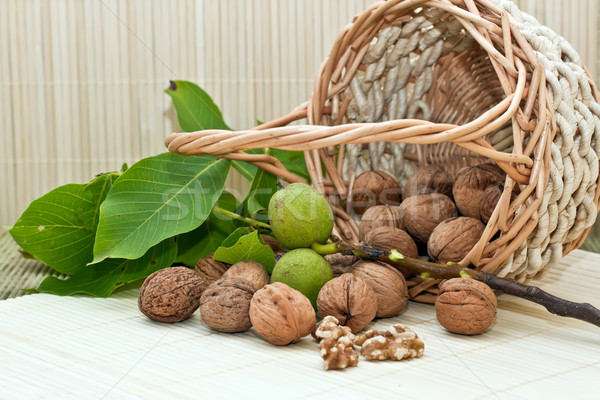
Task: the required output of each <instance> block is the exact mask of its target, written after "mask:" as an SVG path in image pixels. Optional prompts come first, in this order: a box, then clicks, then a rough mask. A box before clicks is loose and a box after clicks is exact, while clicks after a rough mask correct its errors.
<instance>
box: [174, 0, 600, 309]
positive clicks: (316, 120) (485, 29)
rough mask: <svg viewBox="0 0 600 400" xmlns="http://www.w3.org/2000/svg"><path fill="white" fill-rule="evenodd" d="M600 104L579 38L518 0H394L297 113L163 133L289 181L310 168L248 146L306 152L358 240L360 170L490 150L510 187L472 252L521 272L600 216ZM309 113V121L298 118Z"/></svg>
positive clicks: (470, 157) (348, 45) (494, 267)
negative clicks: (354, 208) (560, 31)
mask: <svg viewBox="0 0 600 400" xmlns="http://www.w3.org/2000/svg"><path fill="white" fill-rule="evenodd" d="M598 101H600V94H599V92H598V90H597V88H596V86H595V85H594V83H593V82H592V80H591V78H590V76H589V73H588V72H587V70H586V69H585V66H583V65H582V62H581V59H580V57H579V56H578V55H577V53H576V52H575V51H574V50H573V48H572V47H571V46H570V45H569V44H568V43H567V42H566V41H565V40H564V39H563V38H561V37H560V36H558V35H557V34H556V33H554V32H553V31H551V30H550V29H548V28H546V27H544V26H541V25H540V24H539V23H538V22H537V21H536V20H535V19H534V18H532V17H531V16H529V15H527V14H524V13H522V12H520V11H519V10H518V9H517V7H516V6H515V5H514V4H513V3H512V2H510V1H502V0H451V1H449V0H429V1H426V0H394V1H392V0H389V1H379V2H376V3H375V4H373V5H372V6H371V7H370V8H369V9H367V10H366V11H364V12H363V13H362V14H360V15H358V16H357V17H356V18H354V20H353V21H352V23H351V24H349V25H347V26H346V28H345V29H344V30H343V31H342V32H341V34H340V35H339V36H338V38H337V40H336V41H335V43H334V45H333V49H332V50H331V53H330V54H329V56H328V57H327V58H326V59H325V60H324V62H323V63H322V65H321V67H320V70H319V72H318V76H317V79H316V83H315V87H314V92H313V94H312V96H311V98H310V99H309V101H308V102H307V103H306V104H303V105H301V106H299V107H298V108H297V109H295V110H294V111H293V112H292V113H290V114H289V115H286V116H284V117H282V118H280V119H277V120H274V121H271V122H269V123H266V124H264V125H261V126H259V127H256V128H254V129H252V130H247V131H238V132H229V131H202V132H193V133H178V134H173V135H171V136H169V138H167V141H166V144H167V146H168V148H169V150H170V151H173V152H177V153H181V154H188V155H193V154H213V155H218V156H221V157H226V158H230V159H239V160H247V161H250V162H252V163H254V164H255V165H258V166H260V167H262V168H265V169H266V170H268V171H270V172H272V173H274V174H276V175H278V176H280V177H282V178H283V179H285V180H287V181H290V182H291V181H299V180H300V179H299V178H298V177H297V176H295V175H293V174H291V173H289V172H288V171H286V170H285V168H284V167H283V166H282V165H281V164H280V163H279V162H278V161H277V160H276V159H274V158H273V157H270V156H266V155H250V154H246V153H243V152H242V150H246V149H251V148H260V147H273V148H279V149H288V150H304V151H305V158H306V162H307V166H308V170H309V173H310V176H311V179H312V184H313V186H314V187H315V188H317V189H318V190H319V191H320V192H321V193H323V194H327V195H328V198H329V199H330V203H331V205H332V207H333V209H334V211H335V214H336V225H335V228H334V229H335V232H334V233H335V234H337V235H339V236H341V237H342V238H345V239H347V240H352V241H356V240H357V238H358V226H357V222H356V220H355V216H354V215H352V213H351V212H350V210H349V209H348V206H349V202H348V201H346V202H344V200H346V199H348V198H349V196H351V193H352V187H353V182H354V180H355V177H356V176H357V175H359V174H360V173H361V172H362V171H364V170H366V169H368V168H375V169H382V170H385V171H387V172H389V173H391V174H392V175H394V176H395V177H396V178H397V179H398V180H399V181H400V182H401V183H402V182H403V181H405V179H406V178H407V177H408V176H409V175H410V174H411V172H412V171H414V169H415V167H417V166H422V165H431V164H434V165H439V166H443V167H444V168H447V169H450V170H457V169H458V168H461V167H463V166H466V165H472V164H476V163H480V162H482V160H487V161H488V162H489V161H490V160H491V161H493V162H495V163H496V164H497V165H498V166H500V167H501V168H502V169H503V170H504V171H505V172H506V173H507V178H506V182H505V185H504V187H505V189H504V193H503V194H502V196H501V200H500V202H499V203H498V206H497V207H496V209H495V211H494V213H493V215H492V217H491V219H490V220H489V222H488V224H487V226H486V229H485V231H484V234H483V236H482V238H481V240H480V241H479V242H478V243H477V245H475V247H474V248H473V249H472V250H471V251H470V253H469V254H468V255H467V256H466V257H465V258H464V259H463V260H462V263H463V264H465V265H469V264H470V265H473V266H475V267H477V268H481V269H483V270H486V271H490V272H494V273H495V274H498V275H500V276H507V277H511V278H514V279H517V280H519V281H524V280H526V279H529V278H531V277H533V276H534V275H536V274H537V273H538V272H540V271H541V270H542V269H543V268H544V267H546V266H548V265H552V264H554V263H556V262H557V261H559V260H560V259H561V257H562V256H564V255H565V254H567V253H568V252H570V251H571V250H573V249H575V248H577V247H579V246H580V245H581V244H582V243H583V241H584V239H585V237H586V235H587V233H588V231H589V229H590V227H591V226H592V224H593V223H594V221H595V219H596V215H597V213H598V203H599V196H600V191H599V190H598V188H599V186H598V179H599V161H598V156H599V153H600V140H599V136H600V106H599V104H598ZM302 118H307V120H308V125H290V126H288V123H290V122H292V121H294V120H297V119H302ZM321 166H324V167H325V169H326V171H327V173H326V176H325V177H324V176H323V175H322V173H321V171H322V167H321ZM514 188H517V189H518V192H519V194H518V196H516V198H514V199H512V201H511V192H512V191H513V189H514ZM342 204H344V205H345V206H344V207H345V208H343V207H342ZM492 239H493V240H492ZM437 283H438V281H435V280H430V279H428V280H423V279H419V278H417V279H414V280H413V281H412V282H411V283H410V285H411V290H410V294H411V296H412V297H413V298H414V299H417V300H421V301H427V302H430V301H432V300H433V299H434V298H435V294H436V291H437V289H436V284H437Z"/></svg>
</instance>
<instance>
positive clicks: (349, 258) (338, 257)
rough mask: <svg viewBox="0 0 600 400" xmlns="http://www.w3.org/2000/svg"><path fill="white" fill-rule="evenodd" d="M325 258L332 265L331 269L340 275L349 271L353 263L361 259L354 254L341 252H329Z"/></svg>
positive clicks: (334, 273) (336, 274)
mask: <svg viewBox="0 0 600 400" xmlns="http://www.w3.org/2000/svg"><path fill="white" fill-rule="evenodd" d="M323 257H325V259H326V260H327V262H328V263H329V265H331V270H332V271H333V275H334V276H340V275H342V274H345V273H346V272H348V270H349V269H350V268H351V267H352V265H353V264H354V263H355V262H357V261H358V260H359V258H358V257H356V256H353V255H344V254H341V253H334V254H327V255H325V256H323Z"/></svg>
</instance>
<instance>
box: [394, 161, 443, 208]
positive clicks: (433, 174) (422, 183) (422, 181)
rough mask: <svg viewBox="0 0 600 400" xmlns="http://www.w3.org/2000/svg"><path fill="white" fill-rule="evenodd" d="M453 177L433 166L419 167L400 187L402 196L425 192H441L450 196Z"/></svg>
mask: <svg viewBox="0 0 600 400" xmlns="http://www.w3.org/2000/svg"><path fill="white" fill-rule="evenodd" d="M453 183H454V178H453V177H452V175H450V174H449V173H448V172H446V171H442V170H440V169H437V168H434V167H425V168H419V169H418V170H417V171H415V173H414V174H412V175H411V176H410V177H409V178H408V180H407V181H406V183H405V184H404V188H403V189H402V198H403V199H405V200H406V199H407V198H409V197H410V196H414V195H417V194H427V193H441V194H445V195H446V196H448V197H452V185H453Z"/></svg>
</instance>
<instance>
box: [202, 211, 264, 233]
mask: <svg viewBox="0 0 600 400" xmlns="http://www.w3.org/2000/svg"><path fill="white" fill-rule="evenodd" d="M213 211H214V212H216V213H219V214H222V215H225V216H228V217H231V218H233V219H237V220H238V221H242V222H245V223H247V224H248V225H250V226H253V227H256V228H263V229H267V230H271V226H270V225H269V224H265V223H264V222H260V221H257V220H255V219H252V218H248V217H243V216H241V215H239V214H236V213H234V212H232V211H228V210H225V209H224V208H221V207H218V206H214V207H213Z"/></svg>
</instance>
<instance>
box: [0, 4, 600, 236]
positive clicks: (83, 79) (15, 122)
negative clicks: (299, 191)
mask: <svg viewBox="0 0 600 400" xmlns="http://www.w3.org/2000/svg"><path fill="white" fill-rule="evenodd" d="M370 3H371V1H370V0H325V1H323V0H253V1H247V0H88V1H78V0H44V1H38V0H2V1H0V187H1V188H3V189H2V190H1V191H0V226H2V225H11V224H13V223H14V222H15V221H16V219H17V218H18V216H19V215H20V213H21V212H22V211H23V210H24V209H25V208H26V207H27V205H28V204H29V202H31V201H32V200H34V199H35V198H37V197H39V196H40V195H42V194H44V193H46V192H47V191H49V190H51V189H53V188H55V187H57V186H59V185H62V184H65V183H68V182H86V181H88V180H89V179H90V178H91V177H93V176H94V175H95V174H97V173H99V172H104V171H109V170H116V169H119V168H120V166H121V164H122V163H123V162H128V163H133V162H135V161H137V160H139V159H141V158H143V157H146V156H150V155H154V154H157V153H160V152H163V151H165V149H164V146H163V138H164V137H165V136H166V135H168V134H169V133H171V132H173V131H176V130H178V127H177V123H176V118H175V114H174V111H173V108H172V106H171V104H170V100H169V98H168V96H167V95H166V94H164V93H163V90H164V89H165V88H166V87H167V86H168V81H169V80H170V79H186V80H191V81H194V82H196V83H199V84H200V85H201V86H202V87H204V88H205V89H206V90H207V91H208V92H209V93H210V94H211V95H212V96H213V98H214V99H215V101H216V103H217V104H218V105H219V106H220V107H221V109H222V111H223V113H224V116H225V118H226V120H227V122H228V123H229V124H230V126H232V127H234V128H240V129H241V128H247V127H251V126H253V125H255V124H256V120H257V119H259V120H262V121H266V120H270V119H273V118H275V117H278V116H281V115H283V114H285V113H286V112H288V111H289V110H291V109H292V108H293V107H294V106H295V105H297V104H299V103H301V102H303V101H305V100H306V99H307V98H308V96H309V94H310V93H311V91H312V90H311V89H312V84H313V79H314V76H315V74H316V71H317V68H318V66H319V63H320V62H321V60H322V59H323V58H324V57H325V56H326V54H327V53H328V51H329V49H330V47H331V45H332V43H333V40H334V38H335V37H336V35H337V34H338V33H339V32H340V30H341V29H342V27H343V26H344V25H345V24H346V23H348V22H349V21H351V19H352V18H353V16H354V15H356V14H357V13H359V12H361V11H362V10H364V9H365V8H366V7H367V6H368V5H369V4H370ZM516 3H517V4H518V5H519V6H520V7H521V9H522V10H524V11H527V12H529V13H531V14H533V15H535V16H536V17H537V18H538V19H539V20H540V21H541V22H542V23H544V24H546V25H548V26H550V27H551V28H553V29H554V30H555V31H557V32H559V33H560V34H562V35H563V36H565V37H566V38H567V39H568V40H569V41H570V42H571V43H572V44H573V45H574V47H575V49H577V51H578V52H579V53H580V54H581V55H582V57H583V59H584V60H585V62H586V63H587V65H588V66H589V68H590V70H591V71H592V72H593V73H594V74H595V76H596V78H598V77H599V76H600V62H599V60H598V58H599V52H598V47H599V44H598V43H599V42H598V36H599V34H598V29H599V28H598V27H599V24H598V21H599V13H600V5H598V1H597V0H518V1H516ZM229 186H230V187H232V188H233V189H234V192H235V189H237V190H238V191H240V190H243V188H244V182H242V180H241V179H240V178H239V177H234V178H233V179H231V180H230V182H229Z"/></svg>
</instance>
